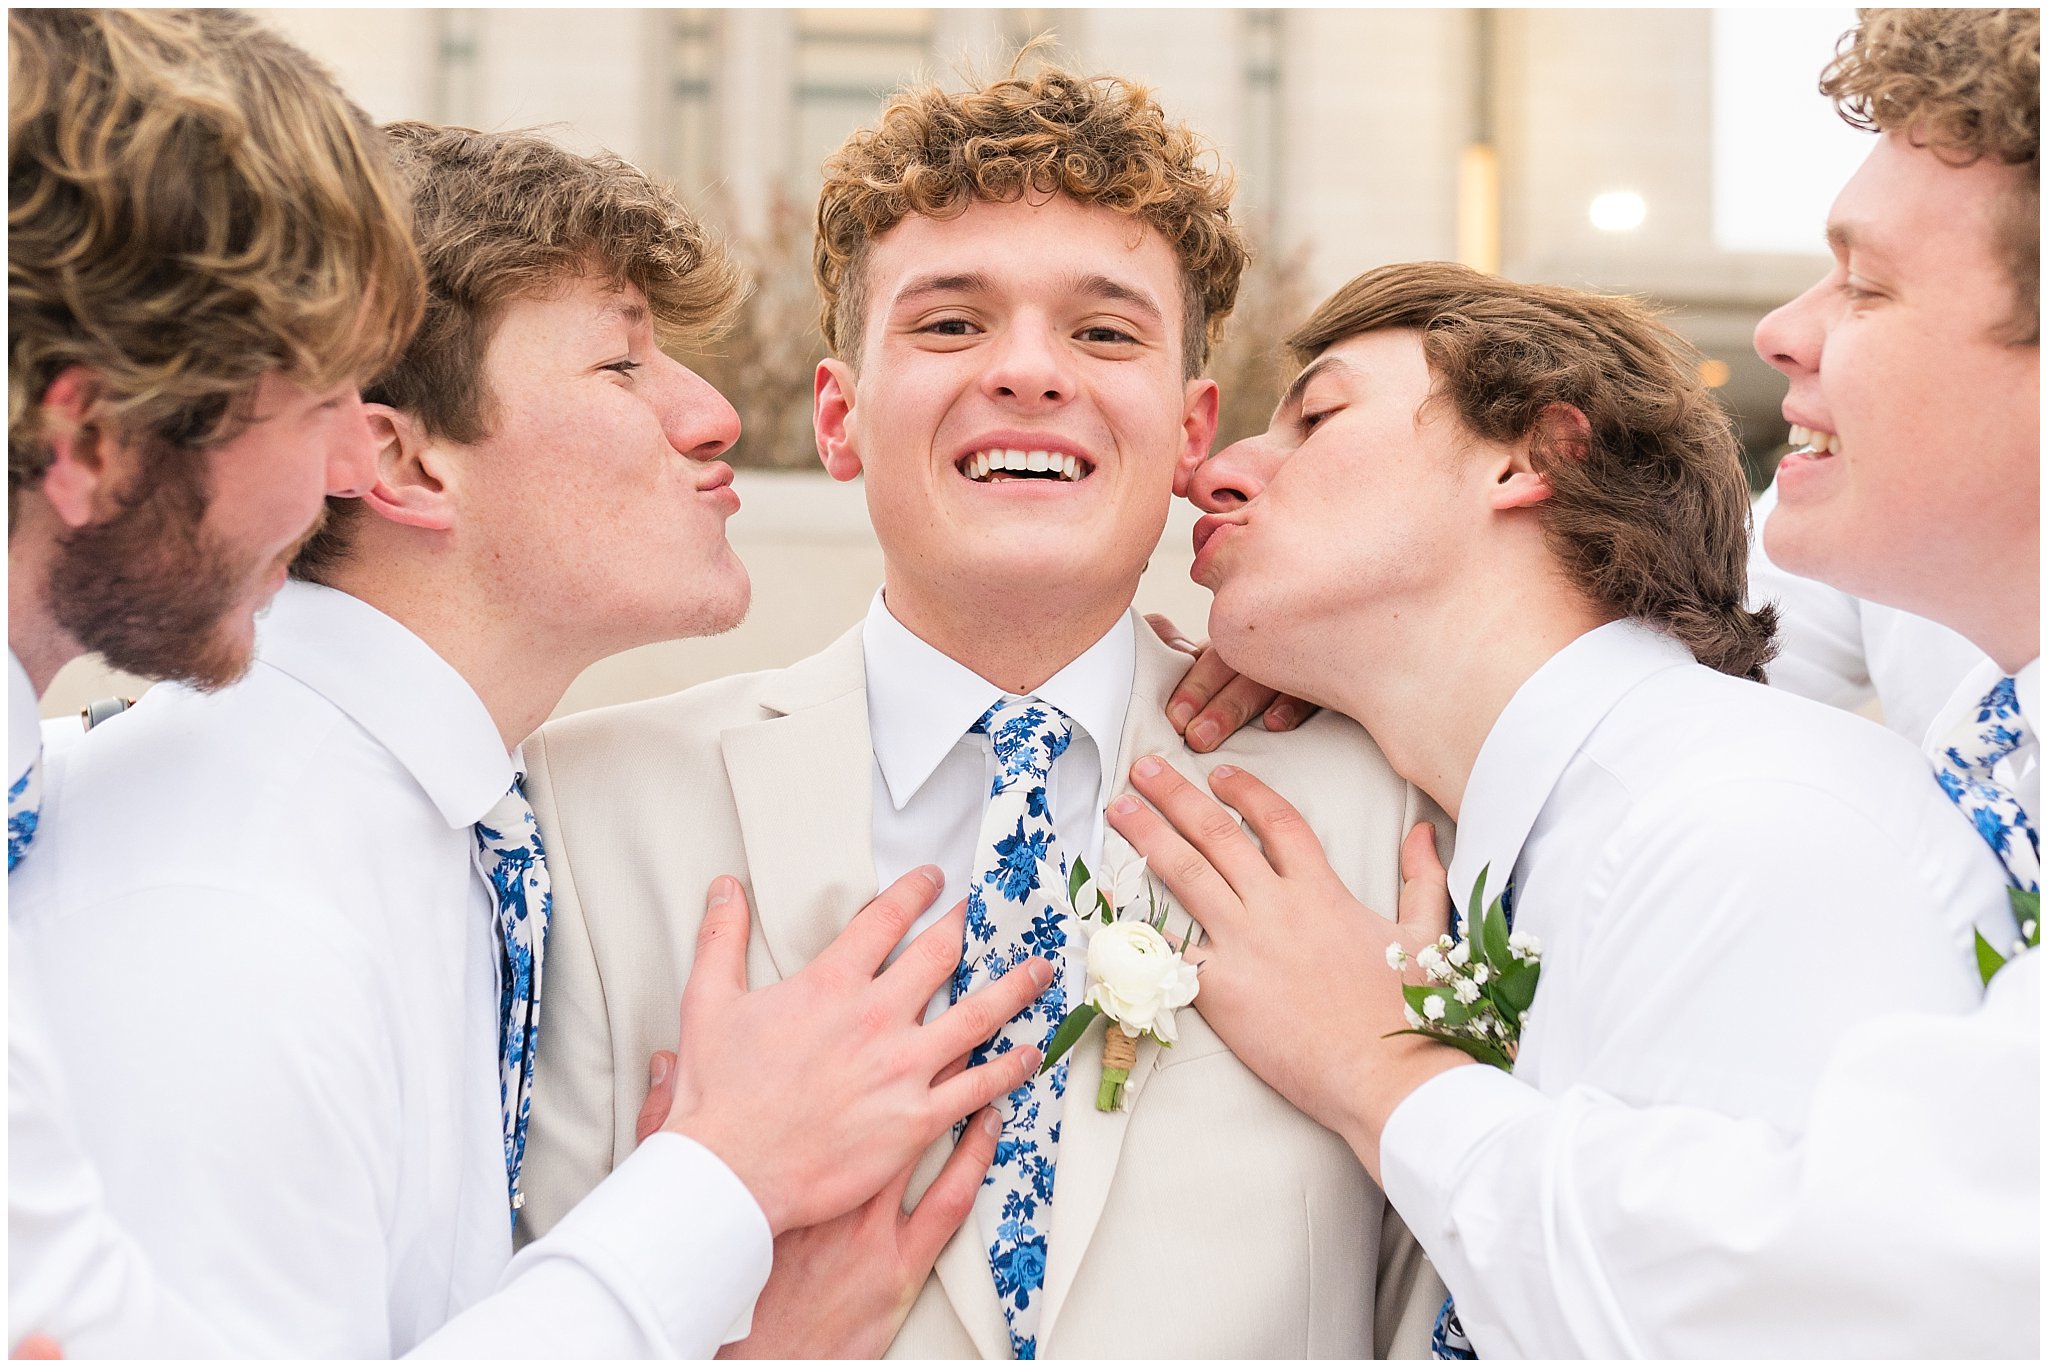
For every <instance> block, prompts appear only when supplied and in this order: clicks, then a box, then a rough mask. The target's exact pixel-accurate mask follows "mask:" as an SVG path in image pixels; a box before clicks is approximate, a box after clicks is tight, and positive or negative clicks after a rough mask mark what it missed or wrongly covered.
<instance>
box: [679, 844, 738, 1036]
mask: <svg viewBox="0 0 2048 1368" xmlns="http://www.w3.org/2000/svg"><path fill="white" fill-rule="evenodd" d="M747 926H748V914H747V894H746V890H744V889H742V888H741V887H740V881H739V880H738V879H735V878H733V877H732V876H731V875H730V874H721V875H719V876H718V877H717V878H715V879H713V880H712V881H711V891H710V893H709V894H708V895H707V900H706V902H705V904H704V921H703V924H702V925H700V926H699V927H698V928H697V958H696V961H695V962H694V963H693V964H691V965H690V977H689V981H688V982H686V983H684V984H683V1026H684V1029H685V1030H688V1029H689V1023H690V1020H691V1018H692V1017H694V1016H696V1015H698V1014H700V1013H702V1012H703V1011H705V1010H706V1009H709V1008H716V1007H721V1006H723V1005H724V1004H726V1003H728V1002H731V1001H732V1000H733V999H734V998H737V997H740V996H742V995H744V994H745V993H746V991H747Z"/></svg>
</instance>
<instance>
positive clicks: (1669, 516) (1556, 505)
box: [1287, 261, 1777, 680]
mask: <svg viewBox="0 0 2048 1368" xmlns="http://www.w3.org/2000/svg"><path fill="white" fill-rule="evenodd" d="M1388 328H1413V329H1415V330H1416V331H1417V332H1419V333H1420V334H1421V335H1422V353H1423V356H1424V357H1425V358H1426V359H1427V361H1428V362H1429V369H1430V373H1431V375H1432V376H1433V377H1434V383H1433V385H1432V388H1431V397H1430V400H1429V402H1431V403H1439V402H1441V403H1444V404H1447V405H1448V406H1449V407H1450V409H1451V410H1452V412H1453V413H1455V414H1456V416H1457V419H1458V421H1459V423H1460V424H1462V426H1463V427H1464V429H1465V431H1467V432H1469V433H1471V434H1472V435H1474V436H1476V437H1479V438H1481V439H1483V440H1485V441H1489V442H1497V443H1510V442H1519V441H1522V440H1523V439H1525V438H1527V439H1533V440H1532V447H1531V456H1530V459H1531V463H1532V464H1533V465H1534V467H1535V469H1536V470H1537V471H1538V472H1539V473H1540V474H1541V475H1542V476H1543V477H1544V479H1545V480H1546V481H1547V482H1548V483H1549V485H1550V491H1551V493H1550V497H1549V498H1548V499H1546V500H1544V501H1543V502H1542V503H1540V504H1538V505H1537V506H1536V515H1537V517H1538V519H1539V520H1540V521H1541V525H1542V527H1543V534H1544V539H1545V541H1546V543H1547V544H1548V546H1549V547H1550V550H1551V552H1552V553H1553V554H1554V555H1555V556H1556V557H1557V559H1558V561H1559V563H1560V564H1561V565H1562V567H1563V569H1564V570H1565V573H1566V574H1567V575H1569V576H1570V578H1571V580H1572V582H1573V583H1574V584H1575V585H1577V586H1578V588H1579V590H1580V592H1581V593H1583V594H1585V595H1586V596H1587V597H1588V598H1590V599H1591V600H1592V601H1593V602H1595V603H1597V604H1599V605H1601V606H1602V607H1604V608H1606V609H1607V610H1609V611H1611V612H1614V613H1617V614H1619V615H1621V616H1624V617H1631V618H1637V619H1640V620H1642V621H1644V622H1647V623H1649V624H1650V625H1652V626H1654V627H1658V628H1661V629H1662V630H1664V631H1666V632H1668V633H1670V634H1671V635H1672V636H1673V637H1675V638H1677V639H1678V640H1679V641H1681V642H1683V643H1684V644H1685V645H1686V647H1687V648H1688V649H1690V650H1691V651H1692V653H1693V656H1694V657H1695V658H1696V659H1698V660H1699V662H1700V663H1701V664H1703V665H1709V666H1712V667H1713V668H1714V669H1716V670H1720V671H1722V672H1723V673H1725V674H1732V675H1739V676H1743V677H1745V678H1749V679H1757V680H1761V679H1762V678H1763V677H1764V664H1765V662H1766V661H1768V660H1769V659H1770V658H1771V656H1772V655H1773V654H1774V653H1775V651H1776V649H1777V647H1776V642H1775V639H1774V638H1775V632H1776V626H1777V615H1776V613H1775V611H1774V610H1772V609H1770V608H1763V609H1760V610H1757V611H1755V612H1752V611H1750V610H1749V609H1747V608H1745V607H1744V606H1743V601H1744V598H1745V590H1746V588H1747V584H1748V574H1749V482H1748V480H1747V479H1746V478H1745V477H1744V475H1743V473H1742V460H1741V448H1740V444H1739V443H1738V442H1737V440H1736V436H1735V430H1734V427H1733V425H1732V424H1730V422H1729V421H1728V416H1727V415H1726V414H1725V413H1723V412H1722V411H1721V408H1720V405H1718V404H1716V403H1715V402H1714V398H1713V395H1712V394H1711V393H1710V392H1709V391H1708V389H1707V387H1706V385H1705V384H1704V383H1702V381H1701V380H1700V378H1699V366H1700V361H1701V357H1700V355H1699V353H1698V352H1696V351H1694V350H1693V349H1692V347H1691V346H1689V345H1688V344H1687V343H1686V342H1685V341H1684V340H1683V339H1681V338H1680V337H1679V336H1678V335H1677V334H1676V333H1674V332H1672V331H1671V330H1670V329H1669V328H1667V327H1665V326H1664V325H1663V324H1662V323H1660V322H1658V321H1657V319H1656V317H1655V316H1654V315H1652V314H1651V312H1650V311H1649V309H1648V308H1646V307H1645V306H1644V305H1643V304H1641V303H1640V302H1638V301H1636V300H1633V299H1628V298H1624V297H1618V296H1610V295H1596V294H1588V293H1586V292H1585V291H1582V290H1570V289H1565V288H1563V287H1561V286H1555V285H1523V284H1518V283H1516V282H1514V281H1511V280H1503V279H1501V278H1500V277H1498V276H1491V275H1485V274H1483V273H1481V272H1479V271H1475V270H1472V269H1471V268H1469V267H1465V266H1458V265H1453V264H1452V263H1450V262H1444V261H1423V262H1412V263H1408V264H1405V265H1400V266H1383V267H1381V268H1380V269H1378V270H1375V271H1368V272H1366V273H1365V274H1364V275H1362V276H1360V277H1358V278H1357V279H1356V280H1353V281H1352V282H1351V283H1350V284H1348V285H1346V286H1344V287H1343V288H1342V289H1340V290H1338V291H1337V293H1336V294H1334V295H1332V296H1330V298H1329V299H1328V300H1326V301H1325V302H1324V303H1323V304H1322V306H1321V307H1320V308H1318V309H1317V310H1316V311H1315V313H1314V314H1312V315H1311V316H1310V317H1309V320H1308V321H1307V322H1306V323H1304V324H1302V325H1301V327H1300V328H1299V329H1297V330H1296V331H1295V332H1294V334H1293V335H1292V336H1290V337H1289V338H1288V339H1287V346H1288V349H1289V350H1290V351H1292V352H1293V353H1294V356H1295V359H1296V360H1297V361H1298V362H1302V363H1306V362H1308V361H1310V360H1312V359H1314V358H1315V357H1316V356H1317V355H1319V354H1320V353H1322V352H1323V351H1324V350H1326V349H1327V348H1329V347H1331V346H1334V345H1335V344H1337V343H1338V342H1341V341H1343V340H1344V339H1346V338H1348V337H1355V336H1357V335H1358V334H1360V333H1368V332H1377V331H1381V330H1383V329H1388ZM1560 404H1562V405H1565V406H1567V407H1569V408H1572V409H1575V410H1577V411H1578V412H1579V413H1580V414H1581V415H1583V416H1584V418H1585V420H1586V424H1587V429H1588V431H1587V434H1586V439H1585V441H1584V442H1583V443H1581V442H1578V441H1570V442H1558V441H1556V440H1555V438H1554V436H1553V427H1552V425H1551V424H1550V423H1549V422H1548V421H1547V413H1548V411H1549V410H1551V409H1552V407H1553V406H1555V405H1560Z"/></svg>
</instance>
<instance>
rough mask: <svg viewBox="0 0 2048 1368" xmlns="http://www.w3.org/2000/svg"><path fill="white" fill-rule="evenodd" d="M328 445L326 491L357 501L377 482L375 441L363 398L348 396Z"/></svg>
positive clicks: (338, 414)
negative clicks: (356, 499)
mask: <svg viewBox="0 0 2048 1368" xmlns="http://www.w3.org/2000/svg"><path fill="white" fill-rule="evenodd" d="M331 433H332V435H331V436H330V437H329V439H328V445H327V492H328V493H329V494H332V495H336V496H337V497H340V498H344V499H355V498H360V497H361V496H363V495H364V494H367V493H369V492H370V487H371V486H372V485H374V484H375V483H376V482H377V438H376V436H375V434H373V433H372V432H371V431H370V415H369V414H368V413H367V412H366V411H365V410H364V408H363V397H362V396H361V395H360V394H351V395H349V396H348V397H347V398H345V399H343V400H342V402H341V411H340V412H338V413H337V414H335V417H334V424H333V427H332V429H331Z"/></svg>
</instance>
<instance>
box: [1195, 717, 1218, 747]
mask: <svg viewBox="0 0 2048 1368" xmlns="http://www.w3.org/2000/svg"><path fill="white" fill-rule="evenodd" d="M1217 731H1218V728H1217V726H1216V724H1215V723H1214V722H1197V723H1195V725H1194V726H1192V727H1189V728H1188V744H1189V745H1190V746H1193V747H1194V748H1195V749H1196V750H1208V749H1209V748H1210V747H1212V746H1214V745H1215V744H1216V743H1217V742H1218V741H1220V740H1222V739H1223V738H1222V737H1220V736H1218V735H1217V734H1216V733H1217Z"/></svg>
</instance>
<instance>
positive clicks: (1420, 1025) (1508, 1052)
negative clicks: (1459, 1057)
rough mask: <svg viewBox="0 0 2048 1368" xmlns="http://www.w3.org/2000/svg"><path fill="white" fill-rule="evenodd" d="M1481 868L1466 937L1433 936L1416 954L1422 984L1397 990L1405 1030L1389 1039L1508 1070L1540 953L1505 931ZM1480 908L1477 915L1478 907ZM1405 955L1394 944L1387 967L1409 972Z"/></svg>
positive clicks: (1532, 996) (1528, 938)
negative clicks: (1425, 1041)
mask: <svg viewBox="0 0 2048 1368" xmlns="http://www.w3.org/2000/svg"><path fill="white" fill-rule="evenodd" d="M1486 873H1487V871H1486V870H1485V869H1482V870H1480V871H1479V879H1478V882H1476V883H1475V884H1474V885H1473V886H1472V901H1471V905H1470V906H1469V907H1468V908H1467V910H1466V913H1465V938H1464V939H1463V940H1453V939H1452V938H1451V937H1450V936H1448V935H1444V936H1439V937H1437V939H1436V943H1435V944H1434V945H1425V946H1423V947H1422V949H1420V950H1418V951H1416V952H1415V955H1414V962H1415V966H1416V967H1417V968H1418V969H1420V970H1422V973H1423V976H1424V977H1425V978H1426V979H1427V980H1428V982H1426V983H1413V984H1408V985H1406V986H1404V987H1403V988H1402V989H1401V995H1402V997H1403V998H1405V999H1406V1000H1407V1006H1406V1007H1404V1008H1403V1009H1402V1014H1403V1015H1404V1016H1405V1017H1406V1018H1407V1020H1408V1029H1407V1030H1405V1031H1392V1032H1389V1035H1419V1036H1426V1037H1428V1038H1429V1039H1431V1040H1436V1041H1441V1042H1442V1043H1443V1044H1445V1045H1449V1046H1451V1047H1453V1048H1455V1049H1459V1050H1463V1051H1464V1052H1465V1053H1466V1054H1468V1055H1471V1056H1472V1057H1473V1058H1474V1059H1476V1060H1478V1061H1479V1062H1480V1063H1482V1064H1491V1065H1493V1066H1494V1067H1495V1068H1497V1069H1509V1070H1511V1069H1513V1068H1514V1067H1515V1051H1516V1050H1517V1049H1518V1048H1519V1047H1520V1044H1521V1039H1522V1022H1523V1020H1524V1019H1525V1018H1526V1017H1527V1016H1528V1013H1529V1005H1530V1004H1531V1003H1533V1002H1534V1001H1535V1000H1536V981H1537V979H1538V978H1539V977H1540V976H1541V974H1542V972H1543V966H1542V947H1541V946H1540V945H1538V944H1537V942H1536V937H1534V936H1532V935H1530V934H1529V933H1528V932H1526V931H1513V932H1510V931H1509V930H1508V917H1507V912H1506V910H1505V909H1503V908H1502V906H1501V900H1500V899H1499V898H1495V899H1494V900H1493V901H1492V903H1490V904H1489V903H1486V902H1485V901H1484V899H1485V897H1486ZM1482 908H1484V909H1485V910H1484V911H1482V910H1481V909H1482ZM1408 962H1409V955H1408V952H1407V950H1406V949H1405V948H1404V947H1403V946H1402V945H1401V944H1400V942H1398V941H1396V942H1395V943H1393V944H1392V945H1389V946H1388V947H1387V965H1388V967H1389V968H1392V969H1396V970H1399V969H1405V968H1406V967H1407V966H1408Z"/></svg>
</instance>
